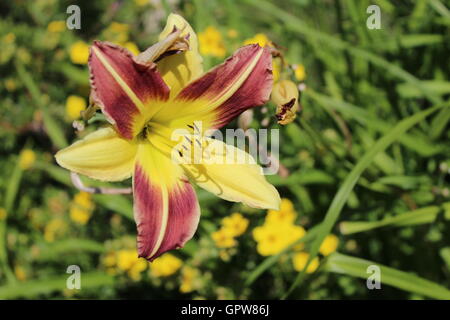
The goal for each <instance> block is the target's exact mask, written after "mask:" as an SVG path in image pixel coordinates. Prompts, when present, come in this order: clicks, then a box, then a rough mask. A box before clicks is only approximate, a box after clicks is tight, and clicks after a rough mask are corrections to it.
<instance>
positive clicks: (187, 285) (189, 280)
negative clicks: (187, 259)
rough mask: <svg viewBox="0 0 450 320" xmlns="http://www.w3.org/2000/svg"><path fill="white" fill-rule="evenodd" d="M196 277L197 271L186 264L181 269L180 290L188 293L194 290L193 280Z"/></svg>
mask: <svg viewBox="0 0 450 320" xmlns="http://www.w3.org/2000/svg"><path fill="white" fill-rule="evenodd" d="M197 277H198V271H197V270H196V269H194V268H192V267H189V266H186V267H184V268H183V270H182V271H181V285H180V292H182V293H188V292H191V291H193V290H194V281H195V279H196V278H197Z"/></svg>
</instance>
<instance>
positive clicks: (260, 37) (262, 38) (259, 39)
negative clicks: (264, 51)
mask: <svg viewBox="0 0 450 320" xmlns="http://www.w3.org/2000/svg"><path fill="white" fill-rule="evenodd" d="M254 43H257V44H259V45H260V46H261V47H265V46H271V45H272V42H271V41H270V40H269V38H268V37H267V36H266V35H265V34H264V33H258V34H256V35H255V36H254V37H253V38H250V39H247V40H245V41H244V45H247V44H254Z"/></svg>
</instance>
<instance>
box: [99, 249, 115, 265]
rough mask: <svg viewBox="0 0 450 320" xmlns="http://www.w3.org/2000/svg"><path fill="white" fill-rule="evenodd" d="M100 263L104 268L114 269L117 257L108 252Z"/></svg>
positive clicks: (113, 253)
mask: <svg viewBox="0 0 450 320" xmlns="http://www.w3.org/2000/svg"><path fill="white" fill-rule="evenodd" d="M102 262H103V265H104V266H105V267H114V266H115V265H116V262H117V255H116V253H115V252H113V251H111V252H108V253H107V254H106V256H104V257H103V260H102Z"/></svg>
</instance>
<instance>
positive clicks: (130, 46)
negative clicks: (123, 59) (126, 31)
mask: <svg viewBox="0 0 450 320" xmlns="http://www.w3.org/2000/svg"><path fill="white" fill-rule="evenodd" d="M123 46H124V47H125V48H127V49H128V50H129V51H130V52H131V53H132V54H134V55H135V56H137V55H138V54H139V53H141V52H140V51H139V48H138V47H137V45H136V44H135V43H134V42H131V41H128V42H126V43H125V44H124V45H123Z"/></svg>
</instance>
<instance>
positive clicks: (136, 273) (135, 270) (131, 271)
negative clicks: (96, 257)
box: [103, 249, 148, 281]
mask: <svg viewBox="0 0 450 320" xmlns="http://www.w3.org/2000/svg"><path fill="white" fill-rule="evenodd" d="M103 265H104V266H105V267H106V268H107V272H108V273H109V274H113V275H114V274H116V270H115V269H114V266H117V269H118V270H119V271H121V272H126V273H127V274H128V276H129V277H130V278H131V279H132V280H134V281H138V280H140V279H141V273H142V271H144V270H145V269H146V268H147V265H148V262H147V261H146V260H145V259H142V258H139V257H138V254H137V252H136V250H135V249H122V250H119V251H118V252H117V253H115V252H109V253H108V254H107V255H106V256H105V257H104V258H103Z"/></svg>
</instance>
